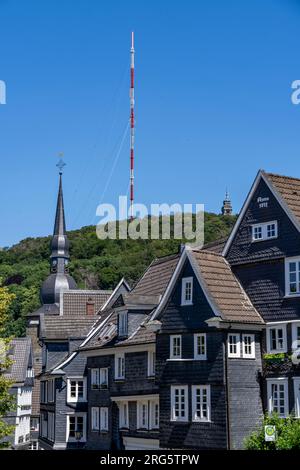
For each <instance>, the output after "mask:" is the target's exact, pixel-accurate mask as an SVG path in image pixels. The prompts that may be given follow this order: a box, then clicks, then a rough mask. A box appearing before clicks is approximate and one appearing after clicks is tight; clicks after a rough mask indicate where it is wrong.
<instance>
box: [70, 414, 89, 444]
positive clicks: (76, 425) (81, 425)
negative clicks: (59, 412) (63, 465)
mask: <svg viewBox="0 0 300 470" xmlns="http://www.w3.org/2000/svg"><path fill="white" fill-rule="evenodd" d="M77 433H79V435H80V436H81V438H80V442H85V441H86V415H85V413H76V414H74V415H68V416H67V441H74V442H76V441H77V439H76V437H78V436H77Z"/></svg>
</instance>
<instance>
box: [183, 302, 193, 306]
mask: <svg viewBox="0 0 300 470" xmlns="http://www.w3.org/2000/svg"><path fill="white" fill-rule="evenodd" d="M191 305H194V304H193V302H186V303H184V304H182V303H181V304H180V307H189V306H191Z"/></svg>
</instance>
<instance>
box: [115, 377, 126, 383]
mask: <svg viewBox="0 0 300 470" xmlns="http://www.w3.org/2000/svg"><path fill="white" fill-rule="evenodd" d="M115 382H120V383H121V382H125V377H124V378H122V379H115Z"/></svg>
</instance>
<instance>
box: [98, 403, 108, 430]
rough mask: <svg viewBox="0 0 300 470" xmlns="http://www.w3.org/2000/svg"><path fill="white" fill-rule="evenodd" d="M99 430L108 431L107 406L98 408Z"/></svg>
mask: <svg viewBox="0 0 300 470" xmlns="http://www.w3.org/2000/svg"><path fill="white" fill-rule="evenodd" d="M100 430H101V431H108V408H106V407H102V408H100Z"/></svg>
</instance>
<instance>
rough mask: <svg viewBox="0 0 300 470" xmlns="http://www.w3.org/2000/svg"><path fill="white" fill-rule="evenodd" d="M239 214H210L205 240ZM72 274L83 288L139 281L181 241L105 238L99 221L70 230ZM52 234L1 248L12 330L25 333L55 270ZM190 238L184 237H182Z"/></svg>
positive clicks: (0, 272)
mask: <svg viewBox="0 0 300 470" xmlns="http://www.w3.org/2000/svg"><path fill="white" fill-rule="evenodd" d="M235 220H236V216H222V215H216V214H213V213H205V243H209V242H211V241H214V240H217V239H220V238H224V237H226V236H227V235H228V234H229V232H230V231H231V229H232V226H233V224H234V222H235ZM68 237H69V240H70V247H71V250H70V251H71V262H70V274H71V275H72V276H73V277H74V279H75V280H76V282H77V285H78V287H79V288H86V289H99V288H101V289H111V288H113V287H114V286H115V285H116V284H117V282H118V281H119V280H120V278H121V277H123V276H124V277H125V278H126V279H127V281H128V282H129V283H130V284H133V283H134V282H135V281H136V280H137V279H138V278H139V277H140V276H141V275H142V273H143V271H144V270H145V269H146V267H147V266H148V265H149V263H150V262H151V261H152V260H153V259H154V258H156V257H160V256H165V255H168V254H171V253H176V252H178V249H179V246H180V243H181V240H174V239H171V240H130V239H128V240H110V239H107V240H99V239H98V238H97V236H96V230H95V227H94V226H88V227H83V228H81V229H79V230H74V231H71V232H68ZM50 240H51V236H48V237H39V238H27V239H25V240H22V241H21V242H20V243H18V244H17V245H14V246H13V247H11V248H8V249H4V250H2V251H0V279H1V282H2V285H4V286H8V289H9V291H10V292H11V293H13V294H15V296H14V300H13V301H12V303H11V306H10V308H9V319H8V322H7V328H6V334H7V335H9V334H14V335H16V336H22V335H24V333H25V317H26V314H27V313H28V312H32V311H34V310H36V309H37V308H38V307H39V305H40V299H39V290H40V286H41V284H42V282H43V281H44V279H45V278H46V277H47V275H48V274H49V254H50V252H49V245H50ZM182 242H184V240H182Z"/></svg>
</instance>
